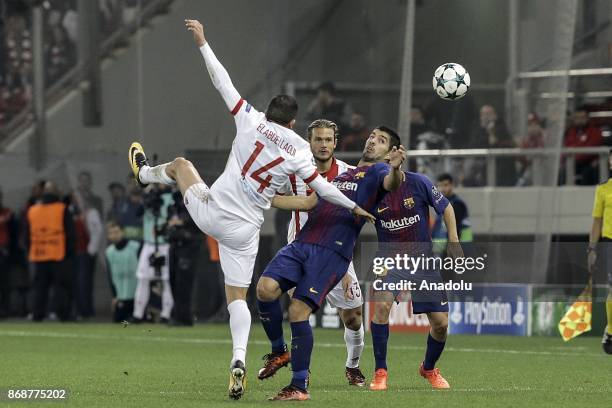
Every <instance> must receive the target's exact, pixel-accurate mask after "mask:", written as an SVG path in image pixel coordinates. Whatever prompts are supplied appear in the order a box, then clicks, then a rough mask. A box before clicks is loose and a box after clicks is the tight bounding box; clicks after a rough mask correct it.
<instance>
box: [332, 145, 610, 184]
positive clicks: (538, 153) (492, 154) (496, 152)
mask: <svg viewBox="0 0 612 408" xmlns="http://www.w3.org/2000/svg"><path fill="white" fill-rule="evenodd" d="M584 154H589V155H596V156H597V157H598V171H599V179H600V180H605V179H607V178H608V173H609V162H608V157H609V154H610V147H605V146H602V147H564V148H558V149H556V148H533V149H531V148H530V149H525V148H519V147H516V148H499V149H438V150H411V151H409V152H408V159H411V158H421V159H432V158H433V159H438V160H443V162H444V167H445V168H451V167H452V166H451V162H452V161H453V160H457V159H468V158H474V159H482V160H485V161H486V186H489V187H493V186H496V185H497V181H498V180H496V175H497V172H496V170H497V162H498V160H499V159H500V158H505V157H515V158H517V159H524V158H528V159H549V160H554V159H555V158H556V157H559V158H564V159H565V160H564V163H563V164H564V169H565V185H568V186H571V185H574V184H575V178H576V156H577V155H584ZM336 155H337V157H338V158H340V159H342V160H345V161H348V162H349V163H356V162H357V161H358V160H359V159H360V158H361V156H362V152H337V153H336ZM533 171H534V173H536V176H535V177H534V179H537V178H538V177H537V172H538V171H544V169H542V168H540V167H538V166H533Z"/></svg>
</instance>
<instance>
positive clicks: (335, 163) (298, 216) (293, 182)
mask: <svg viewBox="0 0 612 408" xmlns="http://www.w3.org/2000/svg"><path fill="white" fill-rule="evenodd" d="M354 168H355V167H354V166H349V165H348V164H346V163H345V162H343V161H342V160H337V159H336V158H335V157H334V158H333V159H332V164H331V167H330V168H329V170H328V171H327V172H325V173H321V176H323V177H325V178H326V179H327V181H329V182H330V183H331V182H332V181H333V180H334V179H335V178H336V176H338V175H340V174H342V173H344V172H345V171H347V170H348V169H354ZM279 193H281V194H284V195H310V194H312V193H313V190H311V189H310V188H308V184H306V183H304V180H302V179H301V178H299V177H298V176H296V175H295V174H291V175H290V176H289V182H288V183H287V184H285V186H284V187H283V188H282V189H280V190H279ZM306 221H308V212H307V211H293V213H292V216H291V223H290V224H289V230H288V232H287V242H288V243H291V242H293V240H294V239H295V236H296V235H297V233H298V232H300V230H301V229H302V228H304V224H306Z"/></svg>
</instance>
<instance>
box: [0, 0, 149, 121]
mask: <svg viewBox="0 0 612 408" xmlns="http://www.w3.org/2000/svg"><path fill="white" fill-rule="evenodd" d="M149 1H151V0H99V1H98V7H99V16H100V35H101V38H107V37H108V36H110V35H111V34H112V33H114V32H115V31H116V30H117V29H118V28H120V27H121V26H122V25H123V24H127V23H128V22H130V21H132V20H133V19H134V18H136V16H137V14H138V10H139V7H142V6H144V5H146V3H147V2H149ZM28 3H29V2H27V1H25V0H17V1H9V2H2V4H3V6H2V7H3V10H2V16H3V18H1V19H0V31H1V32H2V34H3V35H2V39H1V40H0V127H1V126H3V125H5V124H7V123H8V122H9V121H10V120H11V118H13V117H14V116H15V115H17V114H18V113H20V112H21V111H22V110H23V109H24V107H25V106H27V105H28V103H29V101H30V100H31V97H32V81H33V78H32V16H31V9H30V6H29V5H28ZM42 6H43V11H44V17H43V24H44V32H43V44H44V45H43V46H44V50H43V54H44V57H45V84H46V86H47V87H48V86H50V85H53V84H54V83H55V82H56V81H57V80H59V79H60V78H62V76H63V75H65V74H66V73H67V72H68V71H69V70H70V69H71V68H73V67H75V66H76V63H77V42H78V37H79V32H78V29H79V28H78V13H77V0H45V1H43V2H42Z"/></svg>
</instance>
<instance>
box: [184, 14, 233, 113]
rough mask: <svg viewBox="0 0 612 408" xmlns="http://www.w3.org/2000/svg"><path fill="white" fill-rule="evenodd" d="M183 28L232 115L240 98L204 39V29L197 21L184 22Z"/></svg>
mask: <svg viewBox="0 0 612 408" xmlns="http://www.w3.org/2000/svg"><path fill="white" fill-rule="evenodd" d="M185 26H186V27H187V30H189V31H191V33H192V34H193V39H194V41H195V43H196V45H197V46H198V47H199V48H200V52H201V53H202V56H203V57H204V62H206V69H207V70H208V74H209V75H210V79H211V81H212V83H213V85H214V87H215V88H217V91H219V93H220V94H221V97H222V98H223V100H224V101H225V105H227V108H228V109H229V110H230V111H231V112H232V113H234V110H237V109H236V107H238V108H239V103H240V102H241V101H242V98H241V97H240V94H239V93H238V91H237V90H236V88H234V84H232V80H231V78H230V76H229V74H228V73H227V71H226V70H225V68H224V67H223V65H221V63H220V62H219V60H218V59H217V57H216V56H215V53H214V52H213V50H212V48H210V45H208V42H207V41H206V37H205V36H204V27H203V26H202V24H201V23H200V22H199V21H198V20H185Z"/></svg>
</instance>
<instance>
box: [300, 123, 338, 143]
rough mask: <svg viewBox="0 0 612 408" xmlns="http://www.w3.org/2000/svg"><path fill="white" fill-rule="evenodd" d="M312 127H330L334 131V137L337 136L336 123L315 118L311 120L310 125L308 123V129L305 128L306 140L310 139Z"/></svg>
mask: <svg viewBox="0 0 612 408" xmlns="http://www.w3.org/2000/svg"><path fill="white" fill-rule="evenodd" d="M314 129H332V130H333V131H334V138H338V125H336V124H335V123H334V122H332V121H331V120H327V119H317V120H315V121H313V122H312V123H311V124H310V125H308V129H307V130H306V135H307V136H308V140H310V137H311V136H312V131H313V130H314Z"/></svg>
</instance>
